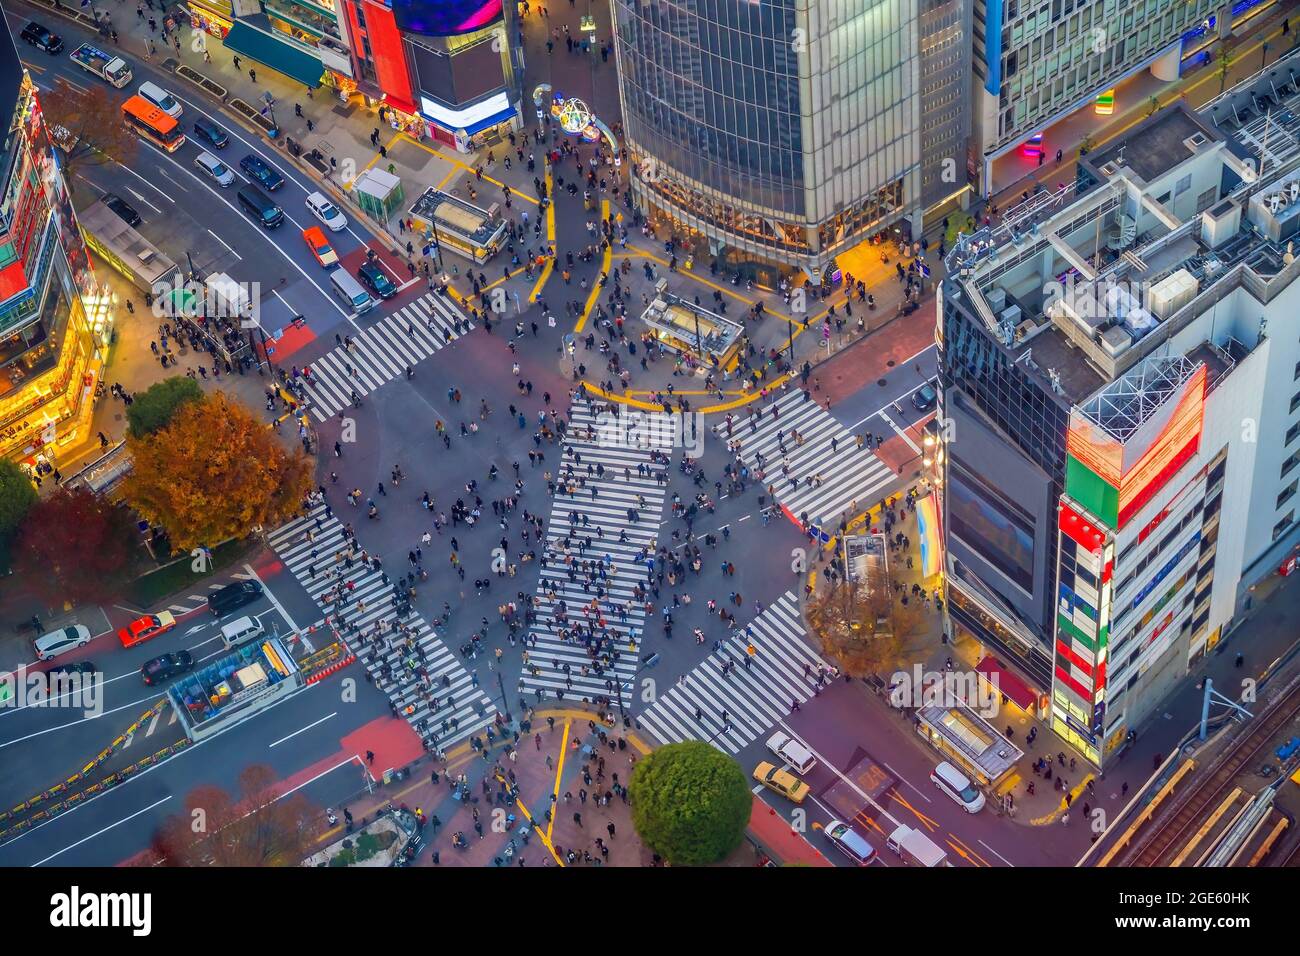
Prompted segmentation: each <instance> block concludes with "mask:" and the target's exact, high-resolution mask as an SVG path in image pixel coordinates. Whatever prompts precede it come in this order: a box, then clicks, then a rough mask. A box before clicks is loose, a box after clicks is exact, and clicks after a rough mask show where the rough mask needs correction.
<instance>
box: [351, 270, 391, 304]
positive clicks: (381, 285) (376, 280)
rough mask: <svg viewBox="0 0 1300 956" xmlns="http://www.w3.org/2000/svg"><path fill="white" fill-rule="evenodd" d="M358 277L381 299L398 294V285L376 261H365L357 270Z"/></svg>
mask: <svg viewBox="0 0 1300 956" xmlns="http://www.w3.org/2000/svg"><path fill="white" fill-rule="evenodd" d="M357 277H358V278H359V279H360V280H361V281H362V283H364V284H365V286H366V288H368V289H369V290H370V291H371V292H373V293H374V294H375V295H377V296H379V298H381V299H391V298H392V297H393V296H395V295H397V286H395V285H393V280H392V279H390V278H388V276H387V275H386V274H385V273H384V270H383V269H381V268H380V267H379V264H378V263H375V262H363V263H361V268H359V269H358V270H357Z"/></svg>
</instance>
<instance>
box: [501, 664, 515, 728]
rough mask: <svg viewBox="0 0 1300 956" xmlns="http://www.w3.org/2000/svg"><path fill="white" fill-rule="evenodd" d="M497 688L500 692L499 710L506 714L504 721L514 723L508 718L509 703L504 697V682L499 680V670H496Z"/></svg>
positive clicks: (510, 717)
mask: <svg viewBox="0 0 1300 956" xmlns="http://www.w3.org/2000/svg"><path fill="white" fill-rule="evenodd" d="M497 688H498V689H499V690H500V691H501V708H502V709H503V710H504V711H505V712H506V720H507V721H511V722H513V721H514V718H513V717H512V716H510V701H509V699H508V698H507V697H506V682H505V681H504V680H502V678H501V668H499V667H498V668H497Z"/></svg>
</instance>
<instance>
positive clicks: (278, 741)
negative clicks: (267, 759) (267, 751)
mask: <svg viewBox="0 0 1300 956" xmlns="http://www.w3.org/2000/svg"><path fill="white" fill-rule="evenodd" d="M338 715H339V712H338V711H337V710H336V711H334V713H332V714H326V715H325V716H324V717H322V718H321V719H320V720H317V721H315V722H313V723H310V724H308V725H307V726H306V727H303V728H302V729H301V730H295V731H294V732H293V733H291V734H290V735H289V736H287V737H281V738H280V739H279V740H277V741H275V742H274V743H271V744H267V747H268V748H270V747H278V746H280V744H282V743H284V742H285V741H286V740H292V739H293V738H294V737H297V736H298V735H299V734H305V733H306V732H307V731H309V730H311V729H312V728H313V727H315V726H316V725H317V724H323V723H325V721H327V720H329V719H330V718H331V717H337V716H338Z"/></svg>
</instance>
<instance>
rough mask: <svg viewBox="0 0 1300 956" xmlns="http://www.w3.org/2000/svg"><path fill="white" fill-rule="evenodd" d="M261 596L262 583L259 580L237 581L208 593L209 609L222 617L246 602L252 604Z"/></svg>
mask: <svg viewBox="0 0 1300 956" xmlns="http://www.w3.org/2000/svg"><path fill="white" fill-rule="evenodd" d="M261 596H262V585H261V584H260V583H259V582H257V581H236V582H235V583H234V584H227V585H226V586H225V587H224V588H217V590H215V591H213V592H212V593H211V594H209V595H208V610H209V611H211V612H212V613H213V614H215V615H217V617H220V616H221V615H223V614H229V613H230V612H231V611H233V610H235V609H236V608H240V607H243V606H244V605H245V604H252V603H253V602H254V601H256V600H257V599H258V598H259V597H261Z"/></svg>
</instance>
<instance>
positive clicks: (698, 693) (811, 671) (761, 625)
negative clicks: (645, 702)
mask: <svg viewBox="0 0 1300 956" xmlns="http://www.w3.org/2000/svg"><path fill="white" fill-rule="evenodd" d="M751 641H752V642H753V645H754V649H755V653H754V654H753V655H752V656H751V655H750V654H749V652H748V645H749V643H750V642H751ZM746 658H749V660H750V665H749V666H748V667H746V666H744V661H745V659H746ZM727 660H734V661H736V662H737V663H736V665H735V666H734V667H733V668H732V669H731V671H730V673H729V674H724V673H723V664H725V663H726V661H727ZM819 668H827V669H829V668H828V665H827V664H826V662H825V661H824V660H823V659H822V657H821V656H820V655H819V654H818V653H817V652H816V651H815V650H814V649H813V648H812V646H811V645H810V643H809V641H808V636H807V633H806V632H805V630H804V627H803V623H802V618H801V612H800V609H799V601H798V598H797V597H796V596H795V594H794V592H793V591H787V592H786V593H785V594H784V595H782V596H781V598H780V599H779V600H778V601H776V603H774V604H772V605H771V606H769V607H767V608H765V609H764V611H763V613H761V614H760V615H758V617H756V618H755V619H754V620H753V621H751V622H750V623H749V625H748V627H747V628H745V629H743V630H742V629H737V630H736V631H734V632H733V633H732V635H731V636H730V637H729V638H728V639H727V640H725V641H723V642H722V647H721V649H720V650H719V651H715V652H713V653H711V654H710V655H709V656H708V658H706V659H705V660H704V661H703V662H701V663H700V664H699V665H697V666H696V667H695V668H694V669H692V670H691V671H689V672H688V673H686V674H685V675H683V676H682V678H681V680H679V681H678V682H677V683H676V684H674V685H673V686H672V687H671V688H670V689H669V690H668V691H667V692H666V693H662V694H660V696H659V697H658V699H657V700H656V701H655V702H654V703H653V704H652V705H651V706H649V707H648V708H646V709H645V710H644V711H642V713H641V714H640V715H639V716H638V718H637V719H638V720H639V721H640V723H641V725H642V726H643V727H645V728H646V729H647V730H649V731H650V732H651V733H653V734H654V735H655V736H656V737H658V738H659V739H660V740H661V741H663V742H664V743H680V742H681V741H684V740H707V741H710V742H712V743H713V744H715V745H716V746H718V747H719V748H721V749H723V750H726V751H728V752H730V753H733V754H734V753H738V752H739V751H740V750H742V749H743V748H744V747H746V746H748V745H749V744H750V743H751V742H752V741H753V740H755V739H756V738H757V737H759V736H761V735H762V734H764V733H766V732H767V731H768V730H770V729H771V728H772V727H773V726H774V725H775V724H776V723H777V722H778V721H779V720H781V719H782V718H783V717H785V716H786V715H787V714H789V713H790V704H791V702H792V701H798V702H799V703H801V704H802V703H803V702H804V701H806V700H807V699H808V698H809V696H810V695H811V694H812V692H813V689H814V687H815V686H816V682H817V679H818V676H819V674H820V671H819ZM724 710H725V711H726V712H727V720H726V723H724V721H723V717H722V712H723V711H724ZM696 714H699V717H696Z"/></svg>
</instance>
